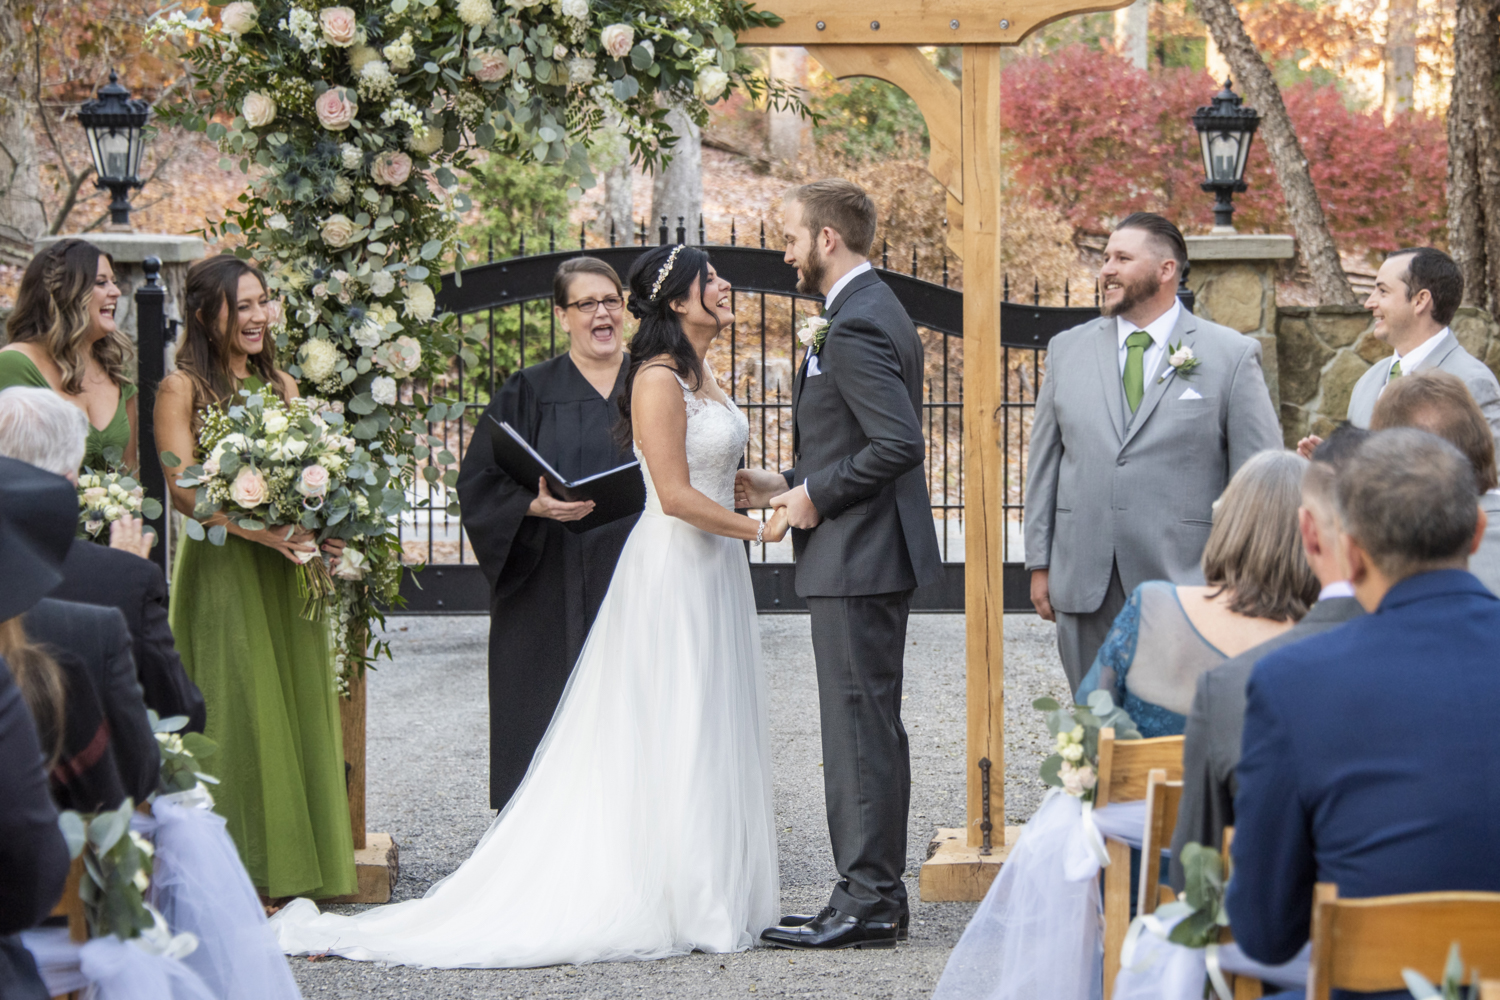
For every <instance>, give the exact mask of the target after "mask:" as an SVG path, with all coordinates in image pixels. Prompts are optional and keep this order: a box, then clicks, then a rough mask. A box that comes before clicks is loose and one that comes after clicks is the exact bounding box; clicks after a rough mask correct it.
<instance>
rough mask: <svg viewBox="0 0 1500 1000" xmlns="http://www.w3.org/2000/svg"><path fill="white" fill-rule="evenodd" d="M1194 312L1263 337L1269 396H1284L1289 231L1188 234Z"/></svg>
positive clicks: (1274, 398) (1275, 398)
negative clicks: (1283, 297)
mask: <svg viewBox="0 0 1500 1000" xmlns="http://www.w3.org/2000/svg"><path fill="white" fill-rule="evenodd" d="M1187 244H1188V259H1189V261H1191V262H1192V268H1191V270H1189V271H1188V279H1187V283H1188V287H1189V288H1191V289H1192V290H1193V296H1194V300H1195V301H1194V303H1193V312H1194V313H1195V314H1196V315H1199V316H1202V317H1203V318H1204V319H1208V320H1212V321H1213V322H1215V323H1220V324H1222V325H1224V326H1227V327H1229V328H1230V329H1232V330H1238V331H1239V332H1240V333H1243V334H1245V335H1246V336H1248V337H1253V338H1255V339H1256V340H1258V341H1260V345H1261V364H1262V366H1263V368H1264V370H1265V373H1266V387H1267V388H1268V389H1270V390H1271V402H1272V403H1273V404H1275V405H1278V406H1279V402H1278V401H1279V400H1280V398H1281V373H1280V355H1279V352H1278V351H1277V347H1276V330H1277V325H1278V316H1279V315H1280V310H1279V307H1278V306H1277V304H1276V278H1277V274H1278V271H1279V270H1280V268H1281V267H1282V266H1283V264H1284V262H1287V261H1289V260H1290V259H1291V258H1292V257H1293V255H1294V254H1295V250H1294V248H1293V244H1292V238H1291V237H1290V236H1253V235H1243V236H1242V235H1232V236H1189V237H1188V238H1187Z"/></svg>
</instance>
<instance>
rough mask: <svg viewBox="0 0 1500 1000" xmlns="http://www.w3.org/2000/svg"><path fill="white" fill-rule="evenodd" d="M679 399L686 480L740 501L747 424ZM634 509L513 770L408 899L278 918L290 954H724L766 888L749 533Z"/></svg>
mask: <svg viewBox="0 0 1500 1000" xmlns="http://www.w3.org/2000/svg"><path fill="white" fill-rule="evenodd" d="M683 394H684V396H685V397H686V399H687V409H688V425H687V439H686V444H687V458H688V468H689V473H690V478H691V481H692V484H693V486H694V487H695V488H696V489H698V490H700V491H702V492H703V493H705V494H706V495H708V496H709V497H712V498H713V499H714V500H716V501H718V502H719V503H721V504H723V505H724V506H725V507H733V506H734V474H735V468H736V466H737V465H738V463H739V457H740V455H741V454H743V450H744V447H745V442H746V439H747V437H748V426H747V423H746V419H745V416H744V415H743V414H742V413H741V412H740V411H739V410H737V409H735V408H734V407H733V406H732V405H729V404H725V403H720V402H716V401H713V400H706V399H699V398H696V397H694V396H692V395H691V394H689V393H688V392H687V391H686V389H685V388H684V392H683ZM641 472H642V474H643V475H644V476H645V480H646V510H645V513H644V514H643V515H642V516H641V519H640V522H639V523H638V524H637V526H636V527H635V529H634V530H633V531H632V532H631V535H630V539H629V541H628V542H627V543H626V545H625V549H624V551H623V552H622V553H621V556H620V561H619V564H618V566H617V567H616V569H615V574H614V577H613V579H612V580H611V582H610V587H609V592H608V594H607V595H606V596H605V598H604V602H603V605H602V606H601V608H600V609H599V615H598V618H597V619H596V620H595V623H594V627H593V630H592V631H591V632H590V633H589V638H588V641H587V642H586V643H585V645H584V647H583V652H582V653H581V654H580V656H579V659H578V663H577V665H576V666H575V668H574V670H573V675H572V677H571V679H570V680H569V681H568V686H567V688H566V690H565V691H564V694H563V697H562V701H561V702H560V704H559V705H558V709H557V713H556V714H555V715H554V716H553V719H552V723H551V725H550V727H549V728H548V730H547V734H546V736H545V738H544V739H543V740H542V743H541V746H540V747H539V748H538V749H537V752H536V755H535V756H534V757H533V758H532V762H531V767H530V769H529V770H528V771H527V774H526V778H525V779H524V780H523V782H522V783H521V786H520V788H519V789H518V790H517V791H516V794H515V796H514V797H513V798H512V799H511V801H510V803H509V804H508V805H507V806H506V808H505V809H504V811H502V812H501V813H500V815H499V816H497V817H496V818H495V822H494V823H493V825H491V826H490V828H489V830H488V831H487V832H486V833H485V835H484V837H483V838H482V839H481V840H480V841H479V845H478V846H477V847H476V848H475V849H474V853H473V854H472V855H471V856H470V857H469V859H468V860H467V861H465V862H464V863H463V865H462V866H460V867H459V868H458V870H457V871H455V872H453V874H451V875H449V876H448V877H447V878H445V879H443V880H442V881H440V882H438V883H437V884H435V885H434V886H433V887H432V888H431V889H430V890H429V891H428V892H427V895H426V896H425V897H423V898H422V899H415V900H410V901H408V902H405V903H400V904H397V905H394V906H388V907H379V908H374V909H370V910H366V911H365V912H363V913H360V914H357V915H354V916H340V915H335V914H328V913H324V914H319V913H318V911H317V907H316V906H315V905H314V904H313V903H312V902H311V901H309V900H305V899H299V900H296V901H294V902H293V903H291V904H290V905H289V906H287V907H286V908H285V909H283V910H282V911H281V912H280V913H279V914H277V915H276V917H275V918H273V920H272V925H273V926H274V927H275V929H276V932H277V934H278V937H279V940H280V942H281V945H282V948H283V949H284V950H285V951H286V952H287V953H288V954H293V955H300V954H316V953H322V952H327V953H330V954H334V955H341V956H344V957H345V958H353V959H362V960H369V961H384V962H392V963H398V964H403V965H414V966H425V967H442V968H496V967H499V968H525V967H534V966H544V965H557V964H563V963H581V962H598V961H614V960H626V959H654V958H662V957H665V956H668V955H680V954H685V953H687V952H689V951H692V950H695V949H696V950H700V951H705V952H729V951H738V950H742V949H745V948H748V947H750V946H751V945H753V944H754V943H755V941H756V939H757V936H758V935H759V933H760V931H761V929H762V928H764V927H767V926H770V925H772V924H774V923H776V919H777V916H778V915H779V912H780V911H779V905H780V889H779V876H778V867H777V856H776V832H775V826H774V822H775V820H774V816H773V812H772V805H771V778H770V772H769V763H770V753H769V741H768V736H767V729H766V693H765V680H764V675H763V670H762V664H761V651H760V637H759V632H758V631H757V627H756V621H755V602H754V597H753V594H752V592H751V587H750V572H749V567H748V566H747V565H746V561H745V550H744V547H743V545H742V544H741V543H740V542H738V541H735V540H734V539H730V538H724V537H720V536H718V535H712V534H709V533H707V532H704V531H700V530H699V529H697V528H694V527H693V526H692V525H689V524H688V523H686V522H685V521H681V520H678V519H676V518H673V517H669V516H667V515H666V514H664V513H663V512H662V509H661V504H660V502H659V500H658V499H657V496H656V490H655V488H654V486H653V484H652V482H651V475H650V472H649V471H648V470H647V469H646V463H645V459H644V457H642V458H641Z"/></svg>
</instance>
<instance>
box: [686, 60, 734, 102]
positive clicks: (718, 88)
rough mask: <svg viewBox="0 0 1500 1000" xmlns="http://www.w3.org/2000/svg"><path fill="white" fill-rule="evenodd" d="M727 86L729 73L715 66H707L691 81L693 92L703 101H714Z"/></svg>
mask: <svg viewBox="0 0 1500 1000" xmlns="http://www.w3.org/2000/svg"><path fill="white" fill-rule="evenodd" d="M728 86H729V74H728V73H726V72H724V71H723V70H722V69H719V68H718V67H717V66H709V67H708V68H707V69H705V70H703V72H701V73H699V74H698V79H697V80H694V81H693V93H695V94H697V95H698V96H699V97H700V98H702V99H703V100H705V101H714V100H717V99H718V97H719V95H720V94H722V93H724V91H725V89H726V88H727V87H728Z"/></svg>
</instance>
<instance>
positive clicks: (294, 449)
mask: <svg viewBox="0 0 1500 1000" xmlns="http://www.w3.org/2000/svg"><path fill="white" fill-rule="evenodd" d="M282 450H284V451H285V452H286V453H287V454H288V455H290V456H291V457H292V458H301V457H302V456H303V455H306V454H307V442H306V441H299V440H297V439H296V438H289V439H288V440H287V441H286V444H285V445H284V446H283V449H282Z"/></svg>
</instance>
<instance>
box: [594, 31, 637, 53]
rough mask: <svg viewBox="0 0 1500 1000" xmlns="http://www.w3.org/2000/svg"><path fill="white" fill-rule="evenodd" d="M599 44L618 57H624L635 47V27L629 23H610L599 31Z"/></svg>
mask: <svg viewBox="0 0 1500 1000" xmlns="http://www.w3.org/2000/svg"><path fill="white" fill-rule="evenodd" d="M599 44H600V45H602V46H604V51H605V52H608V53H609V54H610V55H611V56H613V57H614V58H616V59H624V58H625V57H626V56H628V55H630V50H631V49H632V48H634V47H635V29H634V28H632V27H631V26H630V25H628V24H610V25H606V26H605V27H604V30H602V31H600V32H599Z"/></svg>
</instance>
